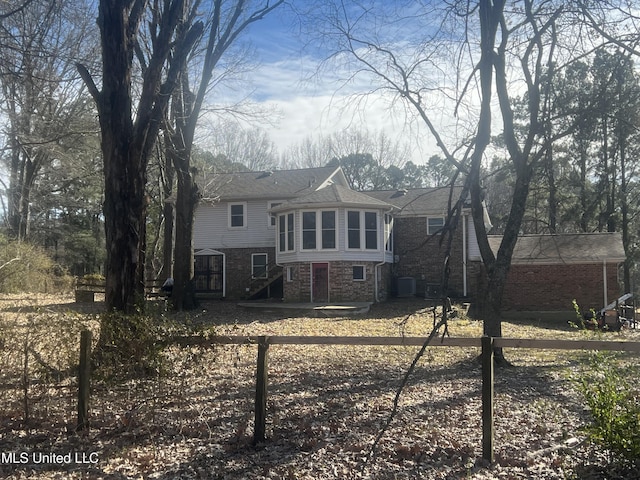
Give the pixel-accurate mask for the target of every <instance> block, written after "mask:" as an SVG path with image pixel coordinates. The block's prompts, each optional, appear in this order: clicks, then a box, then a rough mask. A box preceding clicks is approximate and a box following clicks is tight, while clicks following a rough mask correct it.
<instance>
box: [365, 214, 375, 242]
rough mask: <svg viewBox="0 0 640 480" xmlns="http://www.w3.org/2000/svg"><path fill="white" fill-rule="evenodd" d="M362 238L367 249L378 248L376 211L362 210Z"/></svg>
mask: <svg viewBox="0 0 640 480" xmlns="http://www.w3.org/2000/svg"><path fill="white" fill-rule="evenodd" d="M364 238H365V247H364V248H366V249H367V250H377V248H378V214H377V213H376V212H364Z"/></svg>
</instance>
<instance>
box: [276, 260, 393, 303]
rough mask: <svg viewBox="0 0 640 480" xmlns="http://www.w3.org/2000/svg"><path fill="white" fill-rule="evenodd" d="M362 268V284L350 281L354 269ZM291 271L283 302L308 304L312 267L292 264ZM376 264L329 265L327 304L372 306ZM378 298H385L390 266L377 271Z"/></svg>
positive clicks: (305, 264)
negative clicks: (347, 303)
mask: <svg viewBox="0 0 640 480" xmlns="http://www.w3.org/2000/svg"><path fill="white" fill-rule="evenodd" d="M354 265H363V266H364V267H365V270H366V273H365V280H364V281H354V280H353V266H354ZM286 267H291V268H292V269H293V271H292V273H293V278H292V280H293V281H291V282H287V281H286V279H285V282H284V300H285V302H309V301H310V300H311V264H310V263H308V262H307V263H295V264H291V265H287V266H285V268H286ZM374 268H375V263H373V262H329V300H330V302H332V303H333V302H374V301H375V273H374ZM378 275H379V277H378V296H379V299H380V300H384V299H386V298H387V297H388V292H389V284H390V278H391V268H390V265H388V264H385V265H383V266H382V267H378Z"/></svg>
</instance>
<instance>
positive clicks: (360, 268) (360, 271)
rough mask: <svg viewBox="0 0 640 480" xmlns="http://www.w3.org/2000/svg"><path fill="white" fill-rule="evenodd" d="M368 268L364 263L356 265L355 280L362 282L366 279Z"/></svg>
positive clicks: (354, 267) (354, 269)
mask: <svg viewBox="0 0 640 480" xmlns="http://www.w3.org/2000/svg"><path fill="white" fill-rule="evenodd" d="M365 276H366V269H365V268H364V265H354V266H353V280H354V281H356V282H362V281H364V280H365Z"/></svg>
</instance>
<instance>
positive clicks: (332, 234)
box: [322, 211, 336, 249]
mask: <svg viewBox="0 0 640 480" xmlns="http://www.w3.org/2000/svg"><path fill="white" fill-rule="evenodd" d="M322 248H324V249H332V248H336V212H334V211H328V212H322Z"/></svg>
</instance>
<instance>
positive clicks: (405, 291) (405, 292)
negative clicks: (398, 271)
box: [397, 277, 416, 297]
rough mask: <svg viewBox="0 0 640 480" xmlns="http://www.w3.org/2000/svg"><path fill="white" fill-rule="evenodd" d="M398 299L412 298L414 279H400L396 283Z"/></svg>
mask: <svg viewBox="0 0 640 480" xmlns="http://www.w3.org/2000/svg"><path fill="white" fill-rule="evenodd" d="M397 292H398V296H399V297H413V296H415V294H416V279H415V278H413V277H400V278H398V283H397Z"/></svg>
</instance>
